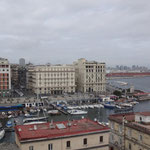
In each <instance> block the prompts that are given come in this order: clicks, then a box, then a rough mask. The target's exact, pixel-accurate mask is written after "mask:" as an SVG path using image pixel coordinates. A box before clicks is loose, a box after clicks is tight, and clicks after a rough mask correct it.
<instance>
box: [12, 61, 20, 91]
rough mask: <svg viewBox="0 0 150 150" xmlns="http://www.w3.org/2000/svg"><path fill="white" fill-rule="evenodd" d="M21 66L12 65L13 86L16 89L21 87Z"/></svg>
mask: <svg viewBox="0 0 150 150" xmlns="http://www.w3.org/2000/svg"><path fill="white" fill-rule="evenodd" d="M18 70H19V65H18V64H11V85H12V86H13V87H14V88H18V87H19V73H18Z"/></svg>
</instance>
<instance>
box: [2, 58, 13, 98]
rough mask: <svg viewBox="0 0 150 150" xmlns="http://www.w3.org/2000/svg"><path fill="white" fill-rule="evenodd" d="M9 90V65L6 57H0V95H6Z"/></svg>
mask: <svg viewBox="0 0 150 150" xmlns="http://www.w3.org/2000/svg"><path fill="white" fill-rule="evenodd" d="M10 90H11V73H10V65H9V62H8V60H7V59H5V58H0V97H7V96H9V95H10Z"/></svg>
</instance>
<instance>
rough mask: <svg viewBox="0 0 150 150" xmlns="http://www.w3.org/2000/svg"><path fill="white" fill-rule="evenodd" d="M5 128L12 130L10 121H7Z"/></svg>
mask: <svg viewBox="0 0 150 150" xmlns="http://www.w3.org/2000/svg"><path fill="white" fill-rule="evenodd" d="M6 127H7V128H12V127H13V124H12V122H11V121H10V120H9V121H7V123H6Z"/></svg>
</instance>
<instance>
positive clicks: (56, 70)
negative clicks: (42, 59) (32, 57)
mask: <svg viewBox="0 0 150 150" xmlns="http://www.w3.org/2000/svg"><path fill="white" fill-rule="evenodd" d="M75 87H76V86H75V68H74V66H71V65H40V66H31V67H29V68H28V71H27V88H28V89H31V90H32V91H33V92H34V93H36V94H62V93H74V92H75Z"/></svg>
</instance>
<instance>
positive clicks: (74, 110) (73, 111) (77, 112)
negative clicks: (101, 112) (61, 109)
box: [68, 109, 88, 115]
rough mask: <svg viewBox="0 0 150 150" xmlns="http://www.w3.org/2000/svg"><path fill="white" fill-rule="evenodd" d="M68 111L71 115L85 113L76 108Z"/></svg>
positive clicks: (85, 112)
mask: <svg viewBox="0 0 150 150" xmlns="http://www.w3.org/2000/svg"><path fill="white" fill-rule="evenodd" d="M68 113H69V114H71V115H84V114H87V113H88V112H87V111H83V110H78V109H72V110H68Z"/></svg>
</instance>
